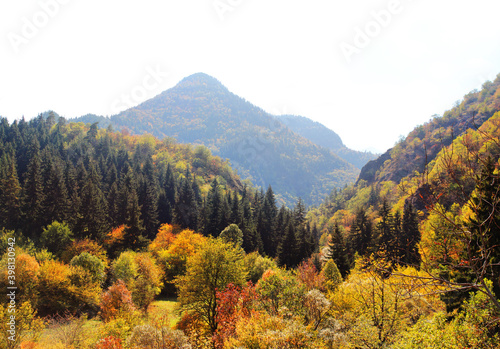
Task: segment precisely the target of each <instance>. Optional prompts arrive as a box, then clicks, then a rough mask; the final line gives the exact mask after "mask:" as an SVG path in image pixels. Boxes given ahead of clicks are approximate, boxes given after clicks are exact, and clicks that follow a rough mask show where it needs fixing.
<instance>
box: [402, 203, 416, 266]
mask: <svg viewBox="0 0 500 349" xmlns="http://www.w3.org/2000/svg"><path fill="white" fill-rule="evenodd" d="M419 242H420V231H419V230H418V217H417V212H416V211H415V209H414V208H413V205H412V204H411V202H409V203H408V204H406V205H405V207H404V211H403V222H402V224H401V239H400V244H399V246H400V251H401V255H402V257H401V263H403V264H406V265H413V266H418V265H419V264H420V254H419V252H418V246H417V245H418V243H419Z"/></svg>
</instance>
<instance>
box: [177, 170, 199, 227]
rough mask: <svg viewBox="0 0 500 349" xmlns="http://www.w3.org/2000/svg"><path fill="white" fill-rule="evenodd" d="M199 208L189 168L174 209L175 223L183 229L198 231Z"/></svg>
mask: <svg viewBox="0 0 500 349" xmlns="http://www.w3.org/2000/svg"><path fill="white" fill-rule="evenodd" d="M198 216H199V206H198V202H197V200H196V195H195V193H194V191H193V183H192V179H191V172H190V171H189V168H187V169H186V173H185V176H184V179H183V180H182V183H181V187H180V189H179V193H178V198H177V200H176V204H175V208H174V223H175V224H177V225H179V226H180V227H181V228H183V229H192V230H197V229H198V218H199V217H198Z"/></svg>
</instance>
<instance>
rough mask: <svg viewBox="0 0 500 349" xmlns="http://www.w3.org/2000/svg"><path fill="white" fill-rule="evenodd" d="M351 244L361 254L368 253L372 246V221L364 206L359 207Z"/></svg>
mask: <svg viewBox="0 0 500 349" xmlns="http://www.w3.org/2000/svg"><path fill="white" fill-rule="evenodd" d="M351 231H352V233H351V240H350V245H351V246H352V249H353V250H354V251H355V252H358V253H359V254H360V255H361V256H364V255H366V254H367V253H368V252H369V251H370V250H371V247H372V223H371V222H370V220H369V219H368V217H367V215H366V211H365V210H364V209H363V208H360V209H358V211H357V212H356V218H355V220H354V224H353V226H352V230H351Z"/></svg>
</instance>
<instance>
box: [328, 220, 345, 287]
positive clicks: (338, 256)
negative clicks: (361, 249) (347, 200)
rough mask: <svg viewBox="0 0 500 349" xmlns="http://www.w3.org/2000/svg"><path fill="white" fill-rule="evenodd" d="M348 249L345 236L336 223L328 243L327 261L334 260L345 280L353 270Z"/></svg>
mask: <svg viewBox="0 0 500 349" xmlns="http://www.w3.org/2000/svg"><path fill="white" fill-rule="evenodd" d="M347 249H348V247H347V244H346V243H345V238H344V235H343V234H342V231H341V230H340V226H339V224H338V222H335V225H334V227H333V231H332V232H331V234H330V241H329V243H328V252H327V254H326V255H325V258H326V259H333V261H334V262H335V264H336V265H337V268H338V269H339V271H340V274H341V275H342V277H343V278H345V277H346V276H347V275H348V274H349V271H350V269H351V267H350V265H349V256H348V250H347Z"/></svg>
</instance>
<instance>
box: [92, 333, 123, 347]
mask: <svg viewBox="0 0 500 349" xmlns="http://www.w3.org/2000/svg"><path fill="white" fill-rule="evenodd" d="M96 349H123V346H122V341H121V339H120V338H116V337H113V336H109V337H106V338H102V339H101V340H100V341H99V342H97V344H96Z"/></svg>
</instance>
